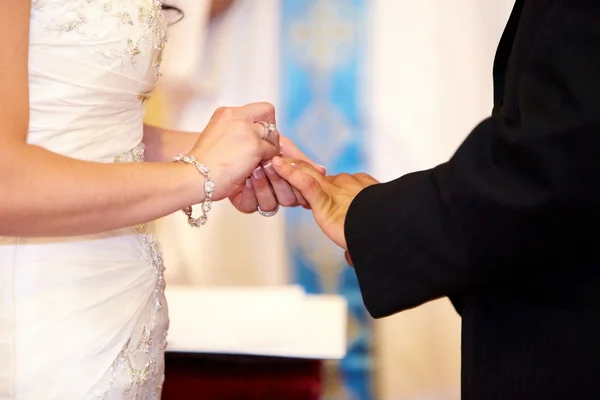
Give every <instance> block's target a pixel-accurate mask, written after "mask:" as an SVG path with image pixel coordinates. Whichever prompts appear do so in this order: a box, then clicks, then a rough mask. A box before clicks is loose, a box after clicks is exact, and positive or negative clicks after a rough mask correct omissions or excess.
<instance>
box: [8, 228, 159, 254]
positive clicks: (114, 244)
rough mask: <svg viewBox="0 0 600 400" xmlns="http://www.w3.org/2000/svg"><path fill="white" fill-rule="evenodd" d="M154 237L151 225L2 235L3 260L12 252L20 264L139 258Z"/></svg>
mask: <svg viewBox="0 0 600 400" xmlns="http://www.w3.org/2000/svg"><path fill="white" fill-rule="evenodd" d="M153 240H154V239H153V232H152V224H145V225H143V226H140V227H130V228H121V229H116V230H112V231H107V232H101V233H94V234H87V235H78V236H64V237H0V260H1V259H3V255H7V254H9V253H12V252H14V253H15V254H16V256H15V257H16V258H15V262H17V263H18V262H21V261H25V260H29V261H31V262H46V263H54V262H53V260H61V262H65V261H67V260H73V261H75V262H77V263H79V262H81V261H82V260H83V261H86V262H88V263H93V262H95V261H100V260H102V261H111V260H124V259H127V258H129V259H135V260H140V255H141V254H142V253H143V251H144V249H145V248H146V247H147V245H148V242H151V241H153Z"/></svg>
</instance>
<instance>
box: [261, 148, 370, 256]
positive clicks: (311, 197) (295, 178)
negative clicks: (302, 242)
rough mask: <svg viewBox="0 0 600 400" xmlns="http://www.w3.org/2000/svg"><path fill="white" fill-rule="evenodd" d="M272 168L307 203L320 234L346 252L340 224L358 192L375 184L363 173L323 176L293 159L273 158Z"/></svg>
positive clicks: (307, 165)
mask: <svg viewBox="0 0 600 400" xmlns="http://www.w3.org/2000/svg"><path fill="white" fill-rule="evenodd" d="M272 165H273V167H274V168H275V171H276V172H277V173H278V174H279V176H281V177H282V178H283V179H285V180H286V181H288V182H289V183H290V184H291V185H292V186H293V187H294V188H295V189H296V190H298V191H299V192H300V193H301V194H302V196H303V197H304V198H305V199H306V201H308V203H309V204H310V207H311V209H312V213H313V216H314V217H315V221H316V222H317V224H318V225H319V227H320V228H321V229H322V230H323V232H324V233H325V234H326V235H327V236H328V237H329V238H330V239H331V240H332V241H333V242H335V244H337V245H338V246H340V247H342V248H344V249H347V246H346V238H345V237H344V222H345V220H346V214H347V213H348V208H349V207H350V204H351V203H352V200H354V198H355V197H356V196H357V195H358V193H359V192H360V191H361V190H363V189H364V188H366V187H367V186H371V185H374V184H376V183H379V182H377V180H375V179H374V178H373V177H371V176H370V175H367V174H353V175H350V174H340V175H333V176H323V175H322V174H321V173H320V172H319V171H318V170H316V169H315V168H314V167H313V166H311V165H310V164H308V163H306V162H304V161H301V160H296V159H288V158H286V159H282V158H280V157H275V158H274V159H273V161H272Z"/></svg>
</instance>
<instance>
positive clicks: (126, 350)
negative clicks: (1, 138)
mask: <svg viewBox="0 0 600 400" xmlns="http://www.w3.org/2000/svg"><path fill="white" fill-rule="evenodd" d="M143 160H144V145H143V144H140V145H138V146H136V147H135V148H133V149H132V150H130V151H128V152H125V153H123V154H120V155H118V156H117V157H115V158H114V162H117V163H123V162H141V161H143ZM135 231H136V232H137V234H138V235H139V237H140V238H141V240H142V243H143V249H144V251H143V255H142V256H143V258H144V261H145V263H146V265H148V268H150V269H151V270H152V271H153V273H154V287H153V290H152V294H151V299H150V301H151V302H152V304H151V307H150V308H151V316H150V324H149V325H142V326H141V327H139V328H138V330H139V332H137V334H136V335H135V337H131V338H130V339H129V340H128V341H127V343H126V344H125V346H123V349H122V350H121V352H120V353H119V355H118V356H117V358H116V359H115V361H114V362H113V364H112V365H111V367H110V370H109V372H108V375H107V376H106V378H105V379H104V383H105V385H106V389H105V393H104V395H103V396H102V397H100V398H102V399H112V398H114V396H115V391H116V390H121V389H122V397H121V395H120V396H119V398H120V399H121V398H122V399H131V400H146V399H160V393H161V390H162V384H163V381H164V353H165V349H166V346H167V340H166V338H167V329H166V327H164V326H162V325H160V324H161V323H164V321H165V320H167V317H166V313H167V311H166V301H165V297H164V290H165V279H164V271H165V267H164V262H163V257H162V253H161V252H160V249H159V246H158V244H157V243H156V241H155V240H154V238H153V235H152V234H151V233H150V229H149V224H142V225H138V226H136V227H135ZM117 388H119V389H117Z"/></svg>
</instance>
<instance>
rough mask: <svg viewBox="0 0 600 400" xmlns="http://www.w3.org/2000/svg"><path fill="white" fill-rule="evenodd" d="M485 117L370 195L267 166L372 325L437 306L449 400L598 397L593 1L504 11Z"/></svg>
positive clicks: (597, 26)
mask: <svg viewBox="0 0 600 400" xmlns="http://www.w3.org/2000/svg"><path fill="white" fill-rule="evenodd" d="M494 80H495V107H494V110H493V113H492V116H491V117H490V118H488V119H486V120H484V121H483V122H482V123H481V124H480V125H479V126H478V127H476V128H475V129H474V130H473V132H471V134H470V135H469V136H468V138H467V139H466V140H465V142H464V143H463V144H462V146H461V147H460V148H459V149H458V151H457V152H456V154H455V155H454V156H453V157H452V158H451V159H450V161H448V162H446V163H444V164H441V165H438V166H437V167H435V168H433V169H431V170H427V171H421V172H416V173H412V174H409V175H406V176H404V177H401V178H399V179H397V180H395V181H392V182H389V183H384V184H380V183H378V182H377V181H375V180H374V179H373V178H372V177H370V176H368V175H365V174H357V175H348V174H342V175H337V176H326V177H323V176H322V175H320V174H319V173H318V171H315V170H314V169H313V168H312V167H311V166H310V165H308V164H306V163H304V162H302V161H298V160H290V159H281V158H276V159H274V160H273V165H274V166H275V169H276V171H277V172H278V173H279V175H280V176H282V177H283V178H284V179H286V180H288V181H289V182H290V183H291V184H292V185H293V186H294V187H295V188H297V189H298V190H299V191H300V192H301V193H302V195H303V196H304V197H305V198H306V200H307V201H308V202H309V203H310V205H311V207H312V212H313V214H314V217H315V220H316V222H317V223H318V224H319V226H320V227H321V228H322V229H323V231H324V232H325V233H326V234H327V235H328V236H329V237H330V238H331V239H332V240H333V241H334V242H335V243H337V244H338V245H339V246H340V247H342V248H344V249H347V251H348V253H347V258H348V259H349V262H351V263H353V264H354V267H355V269H356V274H357V276H358V280H359V283H360V287H361V291H362V295H363V299H364V302H365V304H366V307H367V309H368V310H369V312H370V313H371V314H372V315H373V316H374V317H376V318H379V317H385V316H388V315H391V314H394V313H397V312H400V311H403V310H406V309H409V308H412V307H416V306H419V305H420V304H423V303H425V302H427V301H430V300H433V299H436V298H440V297H444V296H448V297H450V299H451V300H452V301H453V303H454V305H455V307H456V309H457V310H458V311H459V313H461V315H462V318H463V322H462V325H463V332H462V364H463V372H462V392H463V395H462V398H463V399H464V400H495V399H497V400H533V399H543V400H551V399H577V400H585V399H596V398H600V233H599V232H600V230H599V229H600V1H598V0H517V2H516V5H515V7H514V9H513V12H512V14H511V17H510V19H509V21H508V24H507V27H506V29H505V32H504V34H503V36H502V39H501V41H500V45H499V47H498V52H497V55H496V59H495V64H494Z"/></svg>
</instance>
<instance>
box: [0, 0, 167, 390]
mask: <svg viewBox="0 0 600 400" xmlns="http://www.w3.org/2000/svg"><path fill="white" fill-rule="evenodd" d="M165 44H166V28H165V23H164V20H163V17H162V14H161V5H160V2H158V1H156V0H32V7H31V19H30V43H29V92H30V121H29V134H28V142H30V143H32V144H36V145H38V146H41V147H45V148H47V149H48V150H51V151H53V152H56V153H59V154H62V155H65V156H68V157H72V158H76V159H81V160H87V161H93V162H102V163H114V162H141V161H143V157H144V156H143V154H144V151H143V150H144V149H143V144H142V137H143V117H144V106H143V103H144V102H145V100H146V99H147V98H148V96H149V94H150V93H151V92H152V90H153V88H154V86H155V84H156V81H157V79H158V76H159V75H160V73H159V71H158V68H159V66H160V61H161V55H162V51H163V48H164V46H165ZM163 271H164V266H163V261H162V255H161V253H160V250H159V247H158V244H157V243H156V242H155V240H154V236H153V225H152V224H151V223H149V224H144V225H142V226H137V227H131V228H124V229H119V230H116V231H111V232H104V233H101V234H94V235H84V236H77V237H57V238H56V237H53V238H10V237H0V289H1V291H2V294H3V296H2V297H0V324H1V327H0V328H1V329H0V357H2V358H1V359H2V368H0V399H11V400H13V399H15V400H16V399H19V400H50V399H52V400H54V399H57V400H58V399H60V400H71V399H73V400H79V399H107V400H122V399H159V398H160V393H161V387H162V382H163V379H164V350H165V347H166V335H167V329H168V312H167V305H166V300H165V297H164V286H165V283H164V277H163Z"/></svg>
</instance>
